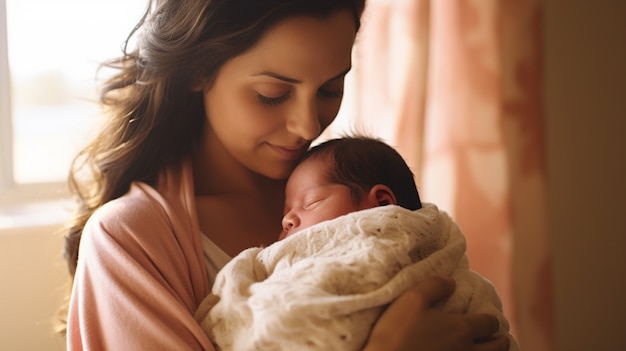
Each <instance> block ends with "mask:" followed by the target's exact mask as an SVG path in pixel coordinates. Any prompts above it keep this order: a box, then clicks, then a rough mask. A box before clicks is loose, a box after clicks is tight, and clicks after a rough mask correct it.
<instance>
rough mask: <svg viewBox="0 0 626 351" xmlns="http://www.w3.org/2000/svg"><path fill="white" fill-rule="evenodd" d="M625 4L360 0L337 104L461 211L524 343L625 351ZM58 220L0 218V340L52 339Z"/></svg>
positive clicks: (61, 273)
mask: <svg viewBox="0 0 626 351" xmlns="http://www.w3.org/2000/svg"><path fill="white" fill-rule="evenodd" d="M625 15H626V2H624V1H622V0H600V1H597V2H591V1H587V0H568V1H565V0H543V1H541V0H527V1H515V0H501V1H496V0H430V1H426V0H386V1H385V0H370V2H369V7H368V9H367V17H366V19H365V23H364V27H363V32H362V33H361V35H360V37H359V43H358V46H357V48H356V51H355V56H356V57H357V58H358V60H357V66H356V67H355V71H354V73H353V74H352V77H351V84H352V87H353V88H355V89H354V90H353V91H352V92H351V94H349V96H348V97H347V100H346V103H347V104H353V105H354V106H355V107H356V115H357V116H359V120H360V121H361V124H362V126H363V128H364V129H366V130H368V131H371V132H375V134H378V135H380V136H382V137H384V138H386V139H387V140H388V141H390V143H392V144H393V145H395V146H397V147H398V148H399V149H400V151H401V152H402V153H403V154H404V155H405V157H406V158H407V159H408V160H409V162H410V164H411V165H412V167H413V169H414V171H415V173H416V175H417V176H418V183H419V186H420V190H421V191H422V194H423V195H424V200H426V201H431V202H435V203H438V204H439V205H440V206H441V207H443V208H445V209H447V210H448V211H449V212H450V213H451V214H452V215H453V216H454V217H455V218H456V219H457V221H458V222H459V223H460V225H461V227H462V229H463V230H464V232H465V234H466V236H467V237H468V245H469V255H470V260H471V264H472V267H473V268H474V269H476V270H477V271H479V272H480V273H482V274H483V275H484V276H486V277H488V278H489V279H490V280H492V281H493V282H494V284H495V285H496V287H497V288H498V290H499V291H500V293H501V295H502V297H503V301H504V304H505V312H506V313H507V314H508V316H509V319H510V320H511V321H512V322H513V326H514V334H515V335H516V336H517V338H518V340H519V342H520V344H521V347H522V349H523V350H527V351H544V350H546V351H547V350H558V351H572V350H574V351H577V350H581V351H583V350H626V334H625V333H624V332H623V326H624V322H623V319H624V316H625V315H626V303H624V301H623V299H624V296H626V280H625V275H624V268H623V267H625V266H626V264H625V263H626V262H625V261H626V260H625V258H624V257H625V256H626V255H624V254H623V251H624V247H626V219H625V218H626V216H624V215H623V214H622V212H623V210H624V205H623V199H624V198H626V186H625V185H624V179H626V165H625V162H624V157H623V156H622V154H623V152H624V151H626V140H625V138H624V136H623V134H624V132H625V131H626V66H625V64H624V63H625V62H626V21H625V20H624V18H625ZM344 123H345V122H344ZM35 211H40V212H45V211H49V209H47V208H45V207H44V208H36V209H35ZM59 226H60V223H47V224H45V225H33V226H29V225H27V224H23V223H22V224H20V225H19V226H17V227H1V228H0V281H1V283H0V304H1V305H0V310H1V311H2V312H1V313H0V349H1V350H61V349H62V348H63V347H62V344H61V343H60V342H59V340H58V339H57V338H56V337H55V336H54V335H53V334H52V333H51V332H50V321H51V319H52V315H53V313H54V311H55V308H56V307H55V305H56V304H57V303H59V302H60V299H61V297H62V296H63V293H64V291H63V289H64V283H65V280H66V278H65V277H66V273H65V268H64V266H63V262H62V260H61V258H60V251H61V246H62V242H61V241H60V240H59V237H58V236H57V235H56V234H54V230H56V229H58V228H59Z"/></svg>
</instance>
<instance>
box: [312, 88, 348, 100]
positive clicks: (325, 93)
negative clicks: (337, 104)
mask: <svg viewBox="0 0 626 351" xmlns="http://www.w3.org/2000/svg"><path fill="white" fill-rule="evenodd" d="M318 94H319V95H320V96H321V97H323V98H326V99H341V98H342V97H343V89H338V90H330V89H320V90H319V92H318Z"/></svg>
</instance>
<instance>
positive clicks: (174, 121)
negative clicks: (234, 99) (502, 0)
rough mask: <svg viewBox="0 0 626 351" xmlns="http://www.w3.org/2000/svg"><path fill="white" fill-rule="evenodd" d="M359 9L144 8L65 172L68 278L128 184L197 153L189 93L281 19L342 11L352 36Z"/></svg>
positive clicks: (332, 2)
mask: <svg viewBox="0 0 626 351" xmlns="http://www.w3.org/2000/svg"><path fill="white" fill-rule="evenodd" d="M364 7H365V0H150V1H149V2H148V6H147V9H146V13H145V15H144V16H143V18H142V19H141V20H140V21H139V23H138V24H137V26H136V27H135V28H134V29H133V30H132V31H131V33H130V35H129V37H128V39H127V41H126V43H127V44H128V43H129V42H131V39H134V40H135V41H134V43H136V45H135V47H134V48H130V47H129V46H128V45H125V46H124V49H123V52H122V56H121V57H119V58H117V59H114V60H111V61H108V62H105V63H104V64H103V67H106V68H112V69H115V70H117V73H116V74H115V75H113V76H112V77H111V78H110V79H108V80H106V81H105V82H104V84H103V86H102V90H101V96H100V100H101V104H102V105H103V107H104V109H105V113H107V115H108V118H107V120H106V122H105V125H104V127H103V128H102V130H101V132H100V134H99V135H98V136H97V137H96V138H95V139H94V140H93V142H92V143H90V144H89V145H88V146H87V147H86V148H85V149H83V150H82V151H81V152H80V153H79V155H78V156H77V157H76V158H75V160H74V162H73V164H72V169H71V170H70V174H69V186H70V190H71V191H72V193H73V194H74V195H75V196H76V198H77V202H78V210H77V212H76V215H75V216H74V218H73V220H72V221H71V222H70V223H69V229H68V234H67V235H66V239H65V250H64V256H65V259H66V261H67V264H68V269H69V272H70V275H71V277H72V278H73V276H74V274H75V271H76V265H77V258H78V246H79V242H80V237H81V233H82V231H83V228H84V226H85V223H86V222H87V219H88V218H89V217H90V216H91V215H92V214H93V213H94V211H96V210H97V209H98V208H99V207H100V206H102V205H103V204H105V203H106V202H108V201H110V200H112V199H115V198H118V197H120V196H122V195H123V194H124V193H126V192H127V191H128V189H129V187H130V184H131V182H133V181H142V182H145V183H148V184H151V185H154V184H155V182H156V180H157V176H158V174H159V172H161V171H162V170H163V168H164V167H166V166H168V165H171V164H172V163H176V162H180V161H181V160H182V159H183V158H184V156H185V155H188V154H189V153H190V152H191V150H192V148H193V146H194V145H195V144H196V143H198V141H199V139H200V137H201V135H200V131H201V130H202V126H203V124H204V120H205V118H204V108H203V102H202V95H201V93H199V92H193V91H192V89H191V87H192V86H193V85H194V84H197V83H198V82H199V81H211V80H212V79H213V78H214V77H215V75H216V74H217V72H218V70H219V69H220V68H221V67H222V65H224V63H225V62H227V61H229V60H230V59H232V58H233V57H236V56H238V55H241V54H242V53H244V52H246V51H248V50H250V49H251V48H252V47H253V46H254V45H255V44H256V43H257V42H258V41H259V40H260V39H261V37H262V36H263V35H264V34H265V33H266V32H267V30H268V29H269V28H271V27H272V26H274V25H276V24H277V23H278V22H280V21H282V20H284V19H286V18H288V17H292V16H297V15H306V16H315V17H324V16H328V15H330V14H331V13H333V12H334V11H337V10H345V9H347V10H350V11H351V12H352V13H353V14H354V21H355V26H356V29H357V30H358V29H359V27H360V18H361V14H362V12H363V10H364ZM66 308H67V306H65V307H64V309H63V310H62V311H61V319H62V324H63V327H61V328H60V329H61V331H62V332H64V325H65V317H66V316H67V312H66Z"/></svg>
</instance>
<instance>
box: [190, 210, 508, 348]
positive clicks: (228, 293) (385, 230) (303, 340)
mask: <svg viewBox="0 0 626 351" xmlns="http://www.w3.org/2000/svg"><path fill="white" fill-rule="evenodd" d="M432 275H445V276H452V277H453V278H454V279H455V280H456V281H457V289H456V292H455V294H454V295H453V296H452V297H451V298H450V299H449V300H448V302H447V303H446V305H445V306H444V307H443V308H444V309H446V310H449V311H454V312H459V313H468V312H469V313H474V312H486V313H491V314H495V315H497V316H498V318H499V320H500V332H501V333H507V334H508V329H509V325H508V322H507V320H506V319H505V317H504V316H503V314H502V312H501V310H502V308H501V303H500V299H499V297H498V295H497V293H496V291H495V289H494V288H493V286H492V284H491V283H489V282H488V281H487V280H485V279H484V278H482V277H480V276H479V275H478V274H476V273H474V272H472V271H470V270H469V268H468V261H467V257H466V255H465V239H464V237H463V235H462V234H461V232H460V230H459V228H458V226H457V225H456V224H455V223H454V222H453V221H452V219H451V218H450V217H449V216H448V215H447V214H446V213H445V212H443V211H440V210H439V209H438V208H437V207H436V206H435V205H432V204H424V207H423V208H422V209H420V210H417V211H409V210H406V209H404V208H401V207H398V206H383V207H376V208H373V209H369V210H364V211H359V212H354V213H351V214H348V215H345V216H342V217H339V218H336V219H334V220H331V221H326V222H323V223H320V224H317V225H315V226H312V227H309V228H307V229H305V230H303V231H301V232H298V233H296V234H294V235H292V236H289V237H287V238H286V239H284V240H282V241H279V242H277V243H275V244H273V245H271V246H269V247H267V248H250V249H248V250H245V251H243V252H242V253H241V254H239V255H238V256H236V257H235V258H233V259H232V261H230V262H229V263H228V264H227V265H226V266H225V267H224V268H223V269H222V270H221V271H220V273H219V274H218V275H217V278H216V281H215V284H214V286H213V290H212V294H211V295H209V296H208V297H207V298H205V300H204V301H203V302H202V304H201V305H200V307H199V308H198V311H197V312H196V319H198V321H199V322H200V323H201V325H202V327H203V329H204V330H205V331H206V332H207V334H208V335H209V337H210V338H211V340H212V341H213V343H214V344H215V345H216V347H217V349H218V350H235V351H248V350H265V351H270V350H359V349H361V348H362V347H363V345H364V343H365V341H366V340H367V337H368V335H369V332H370V329H371V327H372V325H373V323H374V322H375V321H376V319H377V318H378V316H379V315H380V314H381V313H382V311H383V308H384V306H385V305H387V304H388V303H390V302H392V301H393V300H394V299H395V298H396V297H398V296H399V295H400V294H401V293H403V292H404V291H406V290H407V289H408V288H411V287H413V286H415V285H416V283H417V282H419V281H420V280H422V279H423V278H425V277H427V276H432ZM509 337H510V335H509ZM510 338H511V344H512V347H511V350H517V349H518V348H517V344H516V343H515V340H513V338H512V337H510Z"/></svg>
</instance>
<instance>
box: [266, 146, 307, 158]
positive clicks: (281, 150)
mask: <svg viewBox="0 0 626 351" xmlns="http://www.w3.org/2000/svg"><path fill="white" fill-rule="evenodd" d="M269 146H270V147H271V148H272V149H274V150H275V151H276V152H277V153H278V154H279V155H281V156H282V157H283V158H285V159H288V160H296V159H298V158H300V156H302V154H303V153H304V152H305V151H306V150H307V145H301V146H292V147H290V146H278V145H273V144H269Z"/></svg>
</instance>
